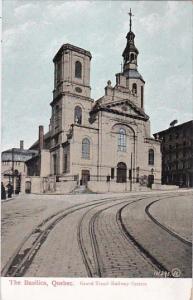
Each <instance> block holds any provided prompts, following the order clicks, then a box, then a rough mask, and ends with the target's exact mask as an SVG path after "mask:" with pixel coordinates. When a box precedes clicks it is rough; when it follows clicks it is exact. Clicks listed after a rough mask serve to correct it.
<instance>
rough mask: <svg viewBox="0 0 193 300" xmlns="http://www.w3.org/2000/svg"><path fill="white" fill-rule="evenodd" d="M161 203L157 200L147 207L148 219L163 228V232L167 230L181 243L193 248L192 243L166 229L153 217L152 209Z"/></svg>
mask: <svg viewBox="0 0 193 300" xmlns="http://www.w3.org/2000/svg"><path fill="white" fill-rule="evenodd" d="M158 201H160V199H159V200H155V201H153V202H151V203H149V204H148V205H147V206H146V207H145V212H146V214H147V215H148V217H149V218H150V219H151V220H152V221H153V222H154V223H155V224H156V225H157V226H159V227H160V228H162V229H163V230H165V231H166V232H168V233H169V234H170V235H172V236H173V237H175V238H176V239H178V240H179V241H181V242H182V243H184V244H186V245H188V246H190V247H192V243H191V242H190V241H188V240H186V239H184V238H183V237H182V236H180V235H179V234H177V233H175V232H174V231H172V230H170V229H169V228H168V227H166V226H165V225H163V224H161V223H160V222H159V221H158V220H157V219H156V218H155V217H153V215H152V214H151V213H150V207H151V206H152V205H153V204H154V203H156V202H158Z"/></svg>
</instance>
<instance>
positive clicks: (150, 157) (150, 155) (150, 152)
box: [149, 149, 154, 165]
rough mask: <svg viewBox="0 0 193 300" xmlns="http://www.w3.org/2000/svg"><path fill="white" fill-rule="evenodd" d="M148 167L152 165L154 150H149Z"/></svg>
mask: <svg viewBox="0 0 193 300" xmlns="http://www.w3.org/2000/svg"><path fill="white" fill-rule="evenodd" d="M149 165H154V150H153V149H149Z"/></svg>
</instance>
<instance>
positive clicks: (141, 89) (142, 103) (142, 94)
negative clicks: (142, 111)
mask: <svg viewBox="0 0 193 300" xmlns="http://www.w3.org/2000/svg"><path fill="white" fill-rule="evenodd" d="M141 108H143V86H141Z"/></svg>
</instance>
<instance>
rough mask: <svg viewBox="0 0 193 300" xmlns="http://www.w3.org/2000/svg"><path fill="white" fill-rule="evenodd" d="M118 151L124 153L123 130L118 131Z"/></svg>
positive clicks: (124, 132) (124, 136)
mask: <svg viewBox="0 0 193 300" xmlns="http://www.w3.org/2000/svg"><path fill="white" fill-rule="evenodd" d="M118 151H124V152H125V151H126V131H125V129H123V128H121V129H120V130H119V137H118Z"/></svg>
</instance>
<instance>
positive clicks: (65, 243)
mask: <svg viewBox="0 0 193 300" xmlns="http://www.w3.org/2000/svg"><path fill="white" fill-rule="evenodd" d="M192 194H193V193H192V192H191V191H179V192H149V193H127V194H126V193H125V194H105V195H104V194H103V195H102V194H101V195H99V194H98V195H95V194H92V195H88V194H87V195H66V196H64V195H57V196H56V195H24V196H21V197H19V198H17V199H16V200H13V201H9V202H7V203H5V202H4V203H3V204H2V267H4V266H5V265H7V264H8V262H10V263H9V264H10V265H11V263H12V259H13V257H14V255H16V254H17V255H18V253H19V252H18V249H19V248H20V245H21V243H22V241H23V240H24V238H26V237H28V236H30V238H31V240H32V242H31V246H34V249H35V250H34V251H36V252H33V253H35V254H34V256H32V255H31V257H32V258H33V259H32V258H31V260H30V263H29V262H28V265H27V268H26V270H25V272H24V275H23V276H31V277H33V276H38V277H40V276H52V277H53V276H55V277H87V276H92V277H154V276H158V277H162V276H163V274H165V273H164V272H166V271H168V272H169V274H170V275H171V274H172V269H174V268H178V269H180V271H181V276H182V277H191V247H190V240H191V234H192V229H191V220H192ZM160 198H162V200H160V201H157V200H158V199H160ZM153 201H157V202H154V203H153ZM150 203H153V204H152V205H151V207H149V213H151V214H152V216H153V218H155V219H156V220H158V222H159V223H161V224H163V225H164V226H165V227H166V228H168V229H169V230H171V231H172V232H174V233H176V234H178V236H180V237H182V241H180V240H179V239H178V238H176V236H172V235H171V234H170V233H169V232H167V231H166V230H165V229H164V228H161V227H160V226H158V225H159V224H155V223H154V222H153V221H152V220H151V219H150V217H149V216H148V215H147V213H146V211H145V209H146V207H147V205H148V204H150ZM74 205H76V207H75V206H74ZM126 205H127V206H126ZM72 206H74V207H73V208H71V209H70V207H72ZM124 206H125V207H124ZM123 207H124V208H123ZM166 208H167V209H166ZM64 211H65V214H64ZM66 212H67V213H66ZM57 213H58V214H57ZM53 214H55V216H54V217H53ZM51 215H52V218H50V219H48V217H50V216H51ZM58 216H59V217H58ZM183 216H184V217H183ZM45 219H47V221H46V222H45V224H49V226H47V225H44V227H43V226H42V227H38V225H39V224H40V223H42V221H43V220H45ZM52 220H54V222H53V221H52ZM55 220H57V222H56V221H55ZM50 224H51V225H50ZM46 226H47V229H46V230H47V231H46V235H45V236H43V235H42V236H43V239H42V238H41V239H40V240H38V238H36V239H32V237H33V235H30V233H32V232H35V233H36V235H35V237H36V236H37V237H38V234H39V233H38V232H40V234H44V228H46ZM35 228H36V230H35V231H34V229H35ZM37 229H38V230H37ZM183 239H185V240H186V241H187V243H188V242H189V244H186V243H184V242H183ZM29 241H30V239H29V240H28V242H27V243H26V246H25V243H24V244H23V245H24V246H23V247H24V251H23V250H22V251H23V252H24V253H25V252H26V253H27V251H28V250H29V249H28V248H30V247H31V246H30V243H29ZM38 241H39V242H38ZM25 247H26V249H25ZM19 255H20V253H19ZM26 257H27V256H26ZM24 259H25V260H26V258H25V255H24ZM25 260H24V261H25ZM20 261H21V259H20V260H19V263H20ZM14 264H16V265H17V264H18V260H15V261H14ZM18 265H19V264H18ZM24 265H25V264H24ZM14 267H15V266H14ZM155 271H156V272H157V273H156V275H155ZM5 276H6V275H5ZM165 276H169V275H168V274H167V275H165Z"/></svg>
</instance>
